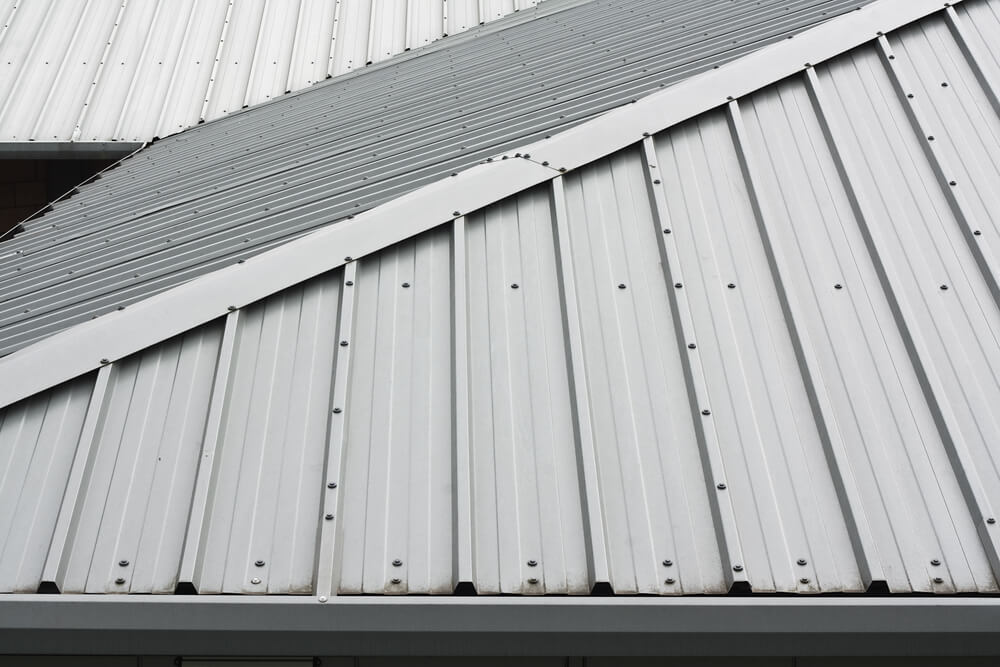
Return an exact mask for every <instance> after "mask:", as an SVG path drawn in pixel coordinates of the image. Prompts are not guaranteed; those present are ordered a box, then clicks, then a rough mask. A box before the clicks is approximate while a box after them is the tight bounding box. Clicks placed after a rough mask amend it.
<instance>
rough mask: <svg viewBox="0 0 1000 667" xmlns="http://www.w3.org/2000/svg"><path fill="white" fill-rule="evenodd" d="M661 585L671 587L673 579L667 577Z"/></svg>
mask: <svg viewBox="0 0 1000 667" xmlns="http://www.w3.org/2000/svg"><path fill="white" fill-rule="evenodd" d="M663 583H665V584H666V585H668V586H669V585H671V584H672V583H674V580H673V578H671V577H667V578H666V579H664V580H663Z"/></svg>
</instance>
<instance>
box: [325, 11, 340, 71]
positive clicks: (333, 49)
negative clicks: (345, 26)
mask: <svg viewBox="0 0 1000 667" xmlns="http://www.w3.org/2000/svg"><path fill="white" fill-rule="evenodd" d="M342 2H343V0H336V3H335V4H334V6H333V26H332V27H331V29H330V56H329V57H328V58H327V61H326V78H328V79H329V78H330V77H332V76H333V74H334V60H335V59H336V57H337V29H338V28H339V27H340V6H341V3H342Z"/></svg>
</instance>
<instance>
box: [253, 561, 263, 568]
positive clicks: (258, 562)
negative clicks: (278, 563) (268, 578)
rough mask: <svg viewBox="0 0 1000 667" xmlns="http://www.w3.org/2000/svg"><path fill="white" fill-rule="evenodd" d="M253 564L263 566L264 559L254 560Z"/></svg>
mask: <svg viewBox="0 0 1000 667" xmlns="http://www.w3.org/2000/svg"><path fill="white" fill-rule="evenodd" d="M253 564H254V565H256V566H257V567H264V561H262V560H255V561H254V562H253Z"/></svg>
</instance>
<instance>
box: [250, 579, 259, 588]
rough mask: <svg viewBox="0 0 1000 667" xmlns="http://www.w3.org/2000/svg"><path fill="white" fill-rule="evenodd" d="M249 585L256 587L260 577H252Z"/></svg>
mask: <svg viewBox="0 0 1000 667" xmlns="http://www.w3.org/2000/svg"><path fill="white" fill-rule="evenodd" d="M250 583H251V584H254V585H255V586H256V585H257V584H259V583H260V577H254V578H253V579H251V580H250Z"/></svg>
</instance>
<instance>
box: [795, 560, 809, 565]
mask: <svg viewBox="0 0 1000 667" xmlns="http://www.w3.org/2000/svg"><path fill="white" fill-rule="evenodd" d="M795 562H796V563H798V564H799V565H805V564H806V559H805V558H800V559H798V560H797V561H795Z"/></svg>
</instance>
